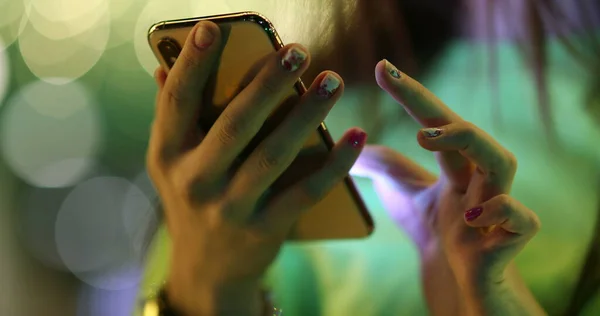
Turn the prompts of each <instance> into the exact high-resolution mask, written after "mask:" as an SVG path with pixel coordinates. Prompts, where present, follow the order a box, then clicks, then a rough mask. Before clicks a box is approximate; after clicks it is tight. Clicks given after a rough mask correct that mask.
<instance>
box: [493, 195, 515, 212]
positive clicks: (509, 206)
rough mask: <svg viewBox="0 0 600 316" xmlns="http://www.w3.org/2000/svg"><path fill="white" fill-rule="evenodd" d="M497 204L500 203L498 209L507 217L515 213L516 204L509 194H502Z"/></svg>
mask: <svg viewBox="0 0 600 316" xmlns="http://www.w3.org/2000/svg"><path fill="white" fill-rule="evenodd" d="M496 202H497V203H498V209H500V211H501V212H502V213H503V214H504V215H506V216H510V214H511V213H512V212H513V211H514V203H513V200H512V198H511V197H510V196H509V195H508V194H501V195H498V196H497V197H496Z"/></svg>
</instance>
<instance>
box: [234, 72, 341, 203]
mask: <svg viewBox="0 0 600 316" xmlns="http://www.w3.org/2000/svg"><path fill="white" fill-rule="evenodd" d="M343 89H344V85H343V82H342V79H341V78H340V77H339V76H338V75H336V74H334V73H332V72H324V73H322V74H320V75H319V76H318V77H317V78H316V79H315V82H314V83H313V84H312V85H311V87H310V88H309V89H308V91H307V93H306V94H305V95H304V96H303V97H302V100H301V101H300V102H299V103H298V104H297V105H296V106H295V107H294V109H293V110H292V112H290V114H289V115H288V116H287V117H286V119H285V120H284V121H283V122H282V123H281V125H280V126H278V127H277V128H276V129H275V131H273V133H272V134H271V135H269V137H267V138H266V139H265V140H264V141H263V142H262V143H261V144H260V145H259V146H258V147H257V148H256V149H255V150H254V152H253V153H252V154H251V155H250V157H248V159H247V160H246V161H245V162H244V163H243V164H242V166H241V167H240V169H239V170H238V172H237V174H236V175H235V177H234V178H233V180H232V182H231V190H232V192H235V193H234V194H235V196H238V197H241V198H242V199H243V200H245V199H248V200H254V199H257V198H258V197H260V196H261V195H262V194H263V192H264V191H265V190H266V189H267V188H268V187H269V186H271V184H273V182H274V181H275V180H276V179H277V178H278V177H279V176H280V175H281V174H282V173H283V172H284V171H285V169H287V167H288V166H289V165H290V164H291V163H292V162H293V160H294V159H295V158H296V156H297V155H298V153H299V151H300V149H301V148H302V146H303V145H304V143H305V141H306V139H307V138H308V137H309V136H310V135H311V134H312V133H314V132H315V131H316V129H317V127H318V126H319V124H321V122H322V121H323V120H324V119H325V117H326V116H327V114H328V113H329V111H330V110H331V108H332V107H333V105H334V104H335V102H336V101H337V100H338V99H339V98H340V96H341V95H342V93H343Z"/></svg>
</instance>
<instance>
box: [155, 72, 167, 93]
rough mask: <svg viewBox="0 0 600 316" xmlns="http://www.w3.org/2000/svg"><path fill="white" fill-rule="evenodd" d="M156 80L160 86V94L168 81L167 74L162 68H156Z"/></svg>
mask: <svg viewBox="0 0 600 316" xmlns="http://www.w3.org/2000/svg"><path fill="white" fill-rule="evenodd" d="M154 80H156V85H157V86H158V91H159V92H160V91H161V90H162V89H163V87H164V86H165V81H166V80H167V73H166V72H165V70H164V69H162V67H158V68H156V70H155V71H154Z"/></svg>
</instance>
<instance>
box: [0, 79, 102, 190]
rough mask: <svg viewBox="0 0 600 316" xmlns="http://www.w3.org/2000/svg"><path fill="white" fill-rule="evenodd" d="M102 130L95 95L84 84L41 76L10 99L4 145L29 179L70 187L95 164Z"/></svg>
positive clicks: (1, 133)
mask: <svg viewBox="0 0 600 316" xmlns="http://www.w3.org/2000/svg"><path fill="white" fill-rule="evenodd" d="M101 130H102V129H101V123H100V122H99V114H98V111H97V108H96V104H95V101H94V98H93V97H92V96H90V94H89V92H88V91H87V89H86V88H85V86H84V85H82V84H80V83H77V82H72V83H69V84H65V85H53V84H50V83H47V82H43V81H36V82H33V83H31V84H29V85H27V86H25V87H23V88H22V89H21V90H20V91H19V93H18V94H16V95H15V96H14V97H13V98H12V99H10V100H9V101H8V102H7V104H6V109H5V112H4V113H3V116H2V117H1V118H0V137H1V138H0V139H1V140H2V142H1V143H0V146H1V148H2V154H3V155H4V159H5V161H6V163H7V164H8V165H9V166H10V167H11V169H12V171H13V172H14V173H15V174H16V175H17V176H19V177H20V178H21V179H22V180H24V181H25V182H27V183H29V184H31V185H33V186H38V187H65V186H69V185H72V184H75V183H76V182H77V181H80V180H81V179H82V178H84V177H85V176H86V174H87V173H88V172H90V170H91V169H92V168H93V167H94V165H95V159H96V153H97V151H98V150H99V149H100V144H101V140H102V135H101Z"/></svg>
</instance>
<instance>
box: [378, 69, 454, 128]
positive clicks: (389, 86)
mask: <svg viewBox="0 0 600 316" xmlns="http://www.w3.org/2000/svg"><path fill="white" fill-rule="evenodd" d="M375 78H376V79H377V84H378V85H379V86H380V87H381V88H382V89H383V90H385V91H386V92H388V93H389V94H390V96H392V97H393V98H394V99H395V100H396V101H398V102H399V103H400V104H402V105H403V106H404V108H405V109H406V111H407V112H408V113H409V114H410V115H411V116H412V117H413V118H414V119H415V120H416V121H417V122H419V123H421V124H422V125H423V126H425V127H435V126H440V125H445V124H449V123H451V122H455V121H460V120H461V118H460V117H459V116H458V115H457V114H455V113H454V112H452V111H451V110H450V108H448V106H446V105H445V104H444V103H443V102H442V101H441V100H440V99H438V98H437V97H436V96H435V95H434V94H433V93H431V92H430V91H429V90H427V88H425V87H424V86H422V85H421V84H420V83H419V82H417V81H416V80H414V79H412V78H410V77H409V76H407V75H406V74H404V73H401V72H400V71H399V70H398V69H396V67H394V65H392V64H391V63H390V62H389V61H387V60H382V61H380V62H379V63H378V64H377V66H376V67H375Z"/></svg>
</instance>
